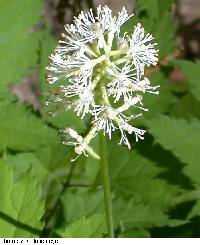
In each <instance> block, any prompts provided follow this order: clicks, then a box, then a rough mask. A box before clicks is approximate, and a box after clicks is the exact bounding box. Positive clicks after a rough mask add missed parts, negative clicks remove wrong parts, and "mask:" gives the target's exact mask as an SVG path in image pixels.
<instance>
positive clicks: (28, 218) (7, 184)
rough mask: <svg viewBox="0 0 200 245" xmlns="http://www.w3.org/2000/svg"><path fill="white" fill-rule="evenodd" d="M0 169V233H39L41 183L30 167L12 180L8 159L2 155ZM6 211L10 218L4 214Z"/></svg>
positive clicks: (42, 206) (35, 234) (17, 235)
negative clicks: (22, 174)
mask: <svg viewBox="0 0 200 245" xmlns="http://www.w3.org/2000/svg"><path fill="white" fill-rule="evenodd" d="M0 169H1V171H0V202H1V205H0V211H1V212H2V213H3V214H4V215H2V214H0V236H1V237H38V236H39V233H40V229H41V228H42V223H41V221H40V220H41V218H42V215H43V213H44V210H43V208H44V203H43V201H41V199H40V198H41V192H40V186H39V185H38V183H37V182H36V180H35V179H34V178H33V177H32V174H31V171H28V172H27V173H26V174H25V175H24V176H23V177H22V178H21V179H20V180H19V181H17V182H15V181H14V173H13V170H12V168H11V165H10V164H9V163H8V162H6V161H4V160H2V159H1V160H0ZM5 215H7V216H8V217H10V219H11V220H13V222H11V221H10V219H8V218H5ZM22 224H23V225H22ZM26 226H29V227H30V228H29V229H28V228H26Z"/></svg>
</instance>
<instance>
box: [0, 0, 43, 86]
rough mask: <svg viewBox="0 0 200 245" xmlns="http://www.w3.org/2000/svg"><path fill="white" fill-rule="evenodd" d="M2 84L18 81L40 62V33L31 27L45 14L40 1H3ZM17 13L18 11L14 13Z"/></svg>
mask: <svg viewBox="0 0 200 245" xmlns="http://www.w3.org/2000/svg"><path fill="white" fill-rule="evenodd" d="M0 6H1V8H0V33H1V37H0V53H1V56H2V57H4V58H3V59H1V62H0V70H1V82H0V85H1V87H2V85H5V84H7V83H11V82H16V81H17V80H19V79H20V78H21V77H23V76H26V75H27V72H28V69H29V68H30V67H33V66H35V65H36V63H37V58H38V57H37V52H36V51H37V49H38V47H39V38H40V32H33V31H32V30H31V28H32V27H33V26H34V25H35V24H36V23H37V22H39V20H40V18H41V14H42V1H40V0H29V1H26V0H20V1H18V0H13V1H3V0H1V1H0ZM12 10H14V11H12Z"/></svg>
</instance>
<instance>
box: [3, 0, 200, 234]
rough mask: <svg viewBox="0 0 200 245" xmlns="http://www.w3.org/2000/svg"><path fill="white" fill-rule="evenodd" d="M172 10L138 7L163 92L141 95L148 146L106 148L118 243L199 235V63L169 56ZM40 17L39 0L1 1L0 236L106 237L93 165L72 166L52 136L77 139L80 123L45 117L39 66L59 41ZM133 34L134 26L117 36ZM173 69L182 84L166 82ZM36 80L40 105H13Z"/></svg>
mask: <svg viewBox="0 0 200 245" xmlns="http://www.w3.org/2000/svg"><path fill="white" fill-rule="evenodd" d="M173 2H174V1H173V0H170V1H168V0H165V1H161V0H148V1H146V0H138V1H137V15H136V17H135V20H136V21H140V22H141V23H143V25H144V27H145V29H146V30H147V31H149V32H151V33H153V34H154V35H155V37H156V41H157V42H158V47H159V50H160V63H159V65H158V66H157V67H156V70H155V69H152V68H150V69H149V70H147V76H149V77H150V79H151V81H152V83H153V84H155V85H158V84H160V85H161V88H160V95H159V96H153V95H150V96H148V95H147V96H146V98H145V104H146V105H147V107H148V108H149V112H146V113H145V114H144V117H143V118H142V119H141V120H138V121H136V124H137V125H140V126H142V127H144V128H146V129H147V131H148V133H147V135H146V137H145V140H144V141H143V142H139V143H137V144H135V141H134V138H130V141H131V142H132V145H133V149H132V150H131V151H130V150H128V149H126V148H125V147H123V146H119V145H117V141H118V135H117V134H116V135H115V136H114V138H113V140H112V141H108V159H109V172H110V178H111V187H112V194H113V209H114V222H115V235H116V237H199V233H198V227H199V225H200V218H199V216H200V153H199V147H200V143H199V139H200V110H199V108H200V83H199V77H200V62H199V61H189V60H187V61H186V60H183V59H180V58H179V59H177V58H176V52H177V47H176V39H175V35H176V27H175V22H174V18H173V15H172V11H171V9H172V4H173ZM88 3H89V4H88V5H90V6H92V1H88ZM13 10H14V11H13ZM43 11H44V3H43V1H42V0H29V1H27V0H20V1H19V0H12V1H3V0H0V33H1V35H0V53H1V60H0V154H1V157H0V203H1V205H0V237H106V236H107V234H106V225H105V216H104V204H103V190H102V183H101V176H100V173H99V163H98V161H95V160H94V159H91V158H90V157H89V158H85V157H81V158H79V160H78V161H77V162H76V163H71V162H70V159H71V158H72V157H73V155H74V153H73V150H72V149H70V147H66V146H64V145H62V144H61V139H60V135H59V129H60V128H63V127H66V126H68V125H72V126H75V127H76V128H78V129H79V132H81V133H83V134H84V133H85V131H86V129H87V122H81V121H80V119H79V118H78V117H76V115H75V114H73V113H66V112H65V113H62V114H61V115H59V116H56V117H53V118H51V117H50V118H49V117H48V116H46V108H45V105H44V103H43V102H44V99H43V97H45V94H46V93H47V92H46V89H47V88H46V87H47V86H46V81H45V66H46V64H47V62H48V55H49V54H50V53H51V51H52V50H53V48H54V47H55V44H56V40H55V37H54V36H53V35H52V34H51V28H50V24H49V23H48V22H47V21H46V19H45V18H44V17H43V16H42V13H43ZM136 21H135V22H136ZM133 26H134V21H133V19H131V20H130V21H128V23H127V24H126V26H125V27H124V29H125V30H126V31H131V30H132V28H133ZM175 68H177V69H179V71H182V74H183V75H184V79H183V81H174V79H173V81H172V79H171V76H170V74H171V72H172V71H173V70H174V69H175ZM175 80H176V79H175ZM33 81H39V83H38V84H39V85H38V86H39V88H40V90H39V91H40V95H41V96H40V100H41V103H40V107H37V106H35V97H34V96H35V95H34V94H31V95H28V96H27V97H26V96H25V98H24V99H23V101H21V102H24V101H26V102H25V103H23V105H22V103H19V100H18V98H17V97H16V96H15V95H17V93H16V91H18V90H14V89H13V88H15V89H16V88H18V89H20V88H22V87H20V86H21V84H23V82H28V83H29V84H32V82H33ZM13 93H14V94H15V95H13ZM42 95H44V96H42ZM31 104H32V105H34V108H33V106H32V105H31ZM34 109H35V110H36V111H35V110H34ZM94 144H95V147H96V148H97V149H98V139H97V140H96V141H95V142H94Z"/></svg>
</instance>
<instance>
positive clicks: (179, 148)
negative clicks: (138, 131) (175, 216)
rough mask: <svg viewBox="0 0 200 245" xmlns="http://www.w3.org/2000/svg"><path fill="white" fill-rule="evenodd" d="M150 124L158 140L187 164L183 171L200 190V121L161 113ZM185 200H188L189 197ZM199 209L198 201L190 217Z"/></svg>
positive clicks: (197, 197) (195, 197) (152, 132)
mask: <svg viewBox="0 0 200 245" xmlns="http://www.w3.org/2000/svg"><path fill="white" fill-rule="evenodd" d="M148 126H149V130H150V133H151V134H152V135H153V136H154V137H155V139H156V141H157V142H158V143H159V144H161V145H162V146H163V147H164V148H165V149H167V150H170V151H172V153H173V154H174V155H175V156H176V157H178V158H179V159H180V161H181V162H183V163H185V164H186V165H185V166H184V168H183V173H184V174H185V175H186V176H188V177H189V178H190V180H191V182H192V183H193V185H194V186H195V187H196V188H197V190H198V189H199V186H200V179H199V172H200V165H199V162H200V154H199V139H200V121H198V120H197V119H191V120H190V122H188V121H186V120H184V119H175V118H170V117H168V116H164V115H160V116H158V117H155V118H154V119H152V120H150V121H149V123H148ZM197 194H198V193H197ZM199 196H200V195H199V194H198V195H195V196H194V197H193V198H192V200H195V199H199ZM190 199H191V198H190V195H189V197H188V200H189V201H190ZM184 201H187V198H185V200H184ZM199 211H200V203H199V201H197V202H196V204H195V205H194V207H193V208H192V210H191V212H190V213H189V214H188V218H192V217H194V216H195V215H200V212H199Z"/></svg>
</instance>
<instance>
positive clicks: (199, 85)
mask: <svg viewBox="0 0 200 245" xmlns="http://www.w3.org/2000/svg"><path fill="white" fill-rule="evenodd" d="M173 63H174V64H175V65H177V66H178V67H179V68H180V69H181V71H182V73H183V74H184V75H185V76H186V79H187V81H188V82H189V84H190V91H191V93H192V94H193V95H194V97H195V98H196V99H197V100H198V101H200V78H199V77H200V61H196V62H192V61H185V60H177V61H174V62H173Z"/></svg>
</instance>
